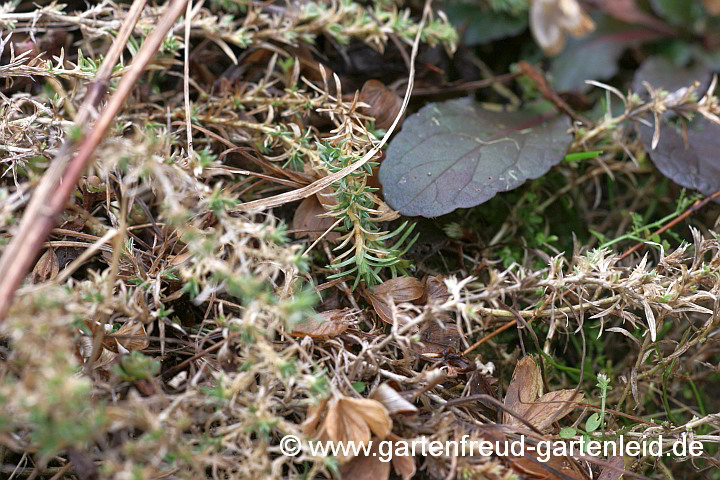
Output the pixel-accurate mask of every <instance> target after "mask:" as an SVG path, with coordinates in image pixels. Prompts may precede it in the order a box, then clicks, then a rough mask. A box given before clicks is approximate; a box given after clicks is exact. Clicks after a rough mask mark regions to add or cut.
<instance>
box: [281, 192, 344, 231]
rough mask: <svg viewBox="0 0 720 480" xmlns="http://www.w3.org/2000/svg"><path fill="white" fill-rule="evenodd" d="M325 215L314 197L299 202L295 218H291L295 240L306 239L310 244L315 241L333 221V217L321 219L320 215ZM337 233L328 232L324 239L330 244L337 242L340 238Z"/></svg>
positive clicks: (318, 201) (324, 211)
mask: <svg viewBox="0 0 720 480" xmlns="http://www.w3.org/2000/svg"><path fill="white" fill-rule="evenodd" d="M325 213H327V211H326V210H325V209H324V208H323V206H322V204H321V203H320V200H318V197H317V196H316V195H311V196H309V197H307V198H306V199H305V200H303V201H302V202H300V206H298V208H297V210H295V216H294V217H293V223H292V226H293V230H296V231H297V232H296V233H295V236H296V237H297V238H302V237H308V239H309V240H310V241H311V242H314V241H315V240H317V239H318V238H319V237H320V236H321V235H322V234H323V233H325V231H326V230H328V229H329V228H330V227H332V226H333V224H334V223H335V219H334V218H333V217H323V216H321V215H323V214H325ZM340 235H341V234H340V233H339V232H332V231H331V232H329V233H328V234H327V235H325V237H323V238H325V239H327V240H328V241H330V242H333V243H335V242H337V240H338V238H340Z"/></svg>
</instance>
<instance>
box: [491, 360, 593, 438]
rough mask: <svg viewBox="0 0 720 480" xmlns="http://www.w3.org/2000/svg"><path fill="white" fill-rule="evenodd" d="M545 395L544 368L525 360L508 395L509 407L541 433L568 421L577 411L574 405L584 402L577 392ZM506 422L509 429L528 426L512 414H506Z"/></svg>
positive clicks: (506, 395) (506, 402) (514, 375)
mask: <svg viewBox="0 0 720 480" xmlns="http://www.w3.org/2000/svg"><path fill="white" fill-rule="evenodd" d="M541 393H542V374H541V372H540V368H539V367H538V366H537V363H536V362H535V360H534V359H533V358H532V357H530V356H527V357H523V358H521V359H520V360H519V361H518V363H517V366H516V367H515V372H513V378H512V380H511V381H510V385H509V386H508V390H507V393H506V394H505V406H506V407H507V408H509V409H510V410H512V411H513V412H515V413H517V414H518V415H519V416H520V417H522V418H523V419H524V420H525V421H527V422H529V423H531V424H532V425H533V426H534V427H535V428H537V429H538V430H541V431H542V430H546V429H547V428H548V427H549V426H550V425H551V424H552V423H553V422H556V421H558V420H560V419H561V418H563V417H565V416H566V415H567V414H569V413H570V412H571V411H572V410H573V409H574V408H575V403H574V402H580V401H582V400H583V398H584V395H583V393H582V392H576V391H575V390H557V391H554V392H548V393H546V394H544V395H542V396H541V395H540V394H541ZM503 422H504V423H505V424H507V425H514V426H518V427H521V426H524V424H523V422H521V421H520V419H518V418H516V417H515V416H513V415H511V414H510V413H508V412H505V413H504V414H503Z"/></svg>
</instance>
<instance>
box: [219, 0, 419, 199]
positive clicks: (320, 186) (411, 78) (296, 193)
mask: <svg viewBox="0 0 720 480" xmlns="http://www.w3.org/2000/svg"><path fill="white" fill-rule="evenodd" d="M431 5H432V0H425V7H424V8H423V16H422V20H421V21H420V25H418V31H417V34H416V35H415V41H414V42H413V48H412V53H411V55H410V73H409V75H408V86H407V90H405V97H404V98H403V103H402V106H401V107H400V111H399V112H398V114H397V116H396V117H395V121H394V122H393V123H392V125H391V126H390V128H389V129H388V130H387V132H386V133H385V135H384V136H383V138H382V140H380V143H378V144H377V145H375V146H374V147H373V148H372V149H371V150H370V151H369V152H367V153H366V154H365V155H363V156H362V158H360V159H359V160H358V161H356V162H354V163H353V164H352V165H349V166H347V167H345V168H343V169H342V170H340V171H338V172H335V173H333V174H331V175H328V176H327V177H323V178H321V179H320V180H317V181H315V182H313V183H311V184H310V185H308V186H306V187H303V188H299V189H297V190H293V191H292V192H286V193H281V194H280V195H275V196H273V197H268V198H263V199H260V200H253V201H252V202H246V203H242V204H240V205H238V206H237V207H235V208H234V209H233V210H232V211H233V212H248V211H257V210H264V209H267V208H273V207H279V206H280V205H284V204H286V203H289V202H294V201H296V200H302V199H303V198H307V197H309V196H310V195H314V194H316V193H318V192H320V191H322V190H324V189H326V188H327V187H329V186H331V185H332V184H333V183H335V182H337V181H338V180H340V179H341V178H345V177H346V176H348V175H350V174H351V173H353V172H354V171H355V170H357V169H359V168H360V167H362V166H363V165H365V164H366V163H367V162H368V161H369V160H370V159H371V158H373V157H374V156H375V155H376V154H377V153H378V152H379V151H380V149H381V148H382V147H383V146H384V145H385V144H386V143H387V142H388V140H390V136H391V135H392V134H393V132H394V131H395V129H396V128H397V126H398V123H400V119H401V118H402V116H403V114H404V113H405V110H406V109H407V106H408V103H409V102H410V97H411V96H412V90H413V85H414V84H415V59H416V58H417V53H418V48H419V46H420V36H421V34H422V32H423V30H424V28H425V23H426V21H427V18H428V17H429V15H430V6H431Z"/></svg>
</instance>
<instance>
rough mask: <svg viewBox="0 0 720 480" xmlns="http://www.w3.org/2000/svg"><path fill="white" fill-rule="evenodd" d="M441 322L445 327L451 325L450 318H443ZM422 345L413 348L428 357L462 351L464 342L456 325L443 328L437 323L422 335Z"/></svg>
mask: <svg viewBox="0 0 720 480" xmlns="http://www.w3.org/2000/svg"><path fill="white" fill-rule="evenodd" d="M440 321H441V322H442V323H444V324H445V325H449V323H450V321H451V319H450V317H441V318H440ZM420 341H421V342H422V345H420V344H414V345H413V348H414V349H415V351H416V352H418V353H420V354H422V355H426V356H430V357H433V356H438V355H440V354H443V353H444V352H445V350H449V351H453V352H456V351H458V350H460V346H461V345H462V340H461V338H460V334H459V333H458V331H457V328H456V327H455V325H450V326H447V327H445V326H443V325H440V324H438V322H437V321H433V322H430V324H429V325H428V326H427V327H426V328H425V330H423V331H422V333H421V334H420Z"/></svg>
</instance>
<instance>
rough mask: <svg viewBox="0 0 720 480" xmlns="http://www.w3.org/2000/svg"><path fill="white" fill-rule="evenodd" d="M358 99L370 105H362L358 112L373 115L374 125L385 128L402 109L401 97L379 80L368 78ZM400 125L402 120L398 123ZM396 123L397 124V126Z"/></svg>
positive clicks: (388, 126)
mask: <svg viewBox="0 0 720 480" xmlns="http://www.w3.org/2000/svg"><path fill="white" fill-rule="evenodd" d="M359 100H360V101H361V102H363V103H367V104H368V105H370V107H362V108H360V109H359V111H360V113H362V114H364V115H367V116H369V117H373V118H374V119H375V126H376V127H377V128H382V129H383V130H387V129H388V128H390V126H391V125H392V123H393V122H394V121H395V117H397V115H398V113H400V110H401V109H402V103H403V102H402V98H400V97H398V96H397V94H396V93H395V92H393V91H392V90H390V89H389V88H387V87H386V86H385V85H384V84H383V83H382V82H380V81H379V80H368V81H367V82H365V84H364V85H363V87H362V90H360V98H359ZM399 125H402V120H400V124H399ZM399 125H398V126H399Z"/></svg>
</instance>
